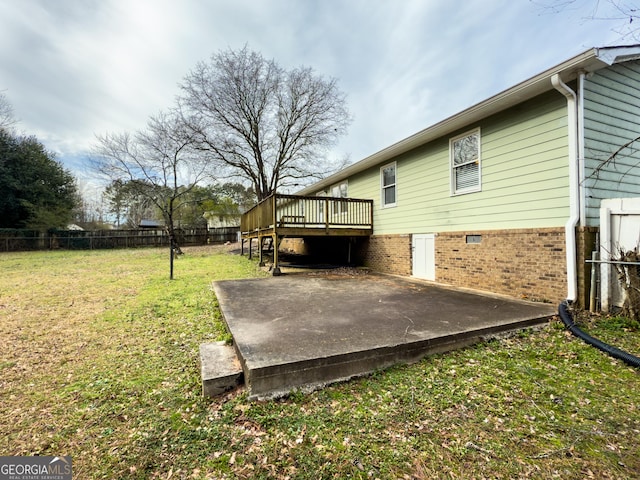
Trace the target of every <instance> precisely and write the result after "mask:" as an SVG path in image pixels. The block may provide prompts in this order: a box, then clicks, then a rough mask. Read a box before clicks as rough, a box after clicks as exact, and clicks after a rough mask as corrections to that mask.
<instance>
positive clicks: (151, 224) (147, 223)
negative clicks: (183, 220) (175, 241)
mask: <svg viewBox="0 0 640 480" xmlns="http://www.w3.org/2000/svg"><path fill="white" fill-rule="evenodd" d="M138 228H164V224H162V223H160V222H158V221H156V220H148V219H142V220H140V223H139V224H138Z"/></svg>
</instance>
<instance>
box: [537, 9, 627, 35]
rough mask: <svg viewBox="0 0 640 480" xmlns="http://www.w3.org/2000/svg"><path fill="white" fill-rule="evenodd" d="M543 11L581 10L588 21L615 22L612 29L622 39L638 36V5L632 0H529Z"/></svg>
mask: <svg viewBox="0 0 640 480" xmlns="http://www.w3.org/2000/svg"><path fill="white" fill-rule="evenodd" d="M529 1H530V2H531V3H533V4H534V5H537V6H538V7H540V8H541V9H542V11H543V12H545V13H551V14H556V13H560V12H562V11H565V10H582V11H583V12H584V16H583V18H584V19H585V20H590V21H599V22H607V23H610V24H615V26H614V27H613V29H612V30H613V31H614V32H616V33H617V34H618V35H620V39H621V40H624V39H627V38H632V39H635V40H637V39H638V38H639V30H640V22H638V20H640V6H639V5H638V2H637V1H634V0H606V1H602V0H591V1H587V2H585V1H584V0H529Z"/></svg>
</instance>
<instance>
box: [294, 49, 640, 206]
mask: <svg viewBox="0 0 640 480" xmlns="http://www.w3.org/2000/svg"><path fill="white" fill-rule="evenodd" d="M635 58H640V45H628V46H622V47H604V48H591V49H589V50H586V51H585V52H583V53H581V54H579V55H576V56H575V57H573V58H570V59H569V60H567V61H565V62H563V63H561V64H559V65H556V66H555V67H552V68H549V69H547V70H545V71H544V72H542V73H539V74H538V75H535V76H533V77H531V78H529V79H528V80H525V81H524V82H521V83H518V84H517V85H515V86H513V87H511V88H509V89H507V90H504V91H502V92H500V93H498V94H497V95H494V96H492V97H490V98H488V99H486V100H484V101H482V102H480V103H477V104H476V105H473V106H471V107H469V108H467V109H466V110H463V111H461V112H459V113H457V114H455V115H453V116H451V117H448V118H446V119H444V120H442V121H440V122H438V123H436V124H434V125H432V126H430V127H428V128H425V129H424V130H421V131H419V132H417V133H415V134H413V135H411V136H410V137H407V138H405V139H404V140H401V141H399V142H397V143H394V144H393V145H391V146H389V147H386V148H384V149H382V150H380V151H378V152H376V153H374V154H373V155H370V156H368V157H366V158H364V159H362V160H360V161H359V162H356V163H354V164H353V165H350V166H349V167H347V168H345V169H343V170H340V171H339V172H337V173H335V174H333V175H331V176H329V177H327V178H325V179H323V180H320V181H319V182H316V183H314V184H313V185H310V186H308V187H306V188H304V189H302V190H300V191H299V192H297V194H298V195H312V194H315V193H317V192H319V191H321V190H323V189H325V188H327V187H329V186H331V185H334V184H336V183H338V182H340V181H341V180H344V179H345V178H348V177H350V176H352V175H354V174H356V173H360V172H362V171H364V170H367V169H368V168H371V167H373V166H376V165H379V164H382V163H384V162H387V161H389V160H391V159H392V158H394V157H396V156H398V155H402V154H403V153H406V152H408V151H410V150H413V149H414V148H417V147H419V146H421V145H424V144H425V143H428V142H431V141H433V140H436V139H438V138H440V137H443V136H445V135H449V134H451V133H453V132H454V131H456V130H459V129H461V128H465V127H467V126H469V125H470V124H473V123H476V122H478V121H480V120H482V119H484V118H487V117H489V116H491V115H493V114H495V113H498V112H501V111H503V110H506V109H507V108H510V107H512V106H514V105H517V104H519V103H522V102H524V101H526V100H529V99H531V98H533V97H536V96H538V95H540V94H542V93H544V92H547V91H549V90H553V88H554V87H553V86H552V85H551V77H553V75H555V74H556V73H558V74H560V77H561V79H562V80H563V81H564V82H570V81H572V80H575V79H576V78H577V77H578V74H579V73H590V72H595V71H597V70H600V69H602V68H605V67H607V66H609V65H611V64H612V63H615V62H620V61H628V60H630V59H635Z"/></svg>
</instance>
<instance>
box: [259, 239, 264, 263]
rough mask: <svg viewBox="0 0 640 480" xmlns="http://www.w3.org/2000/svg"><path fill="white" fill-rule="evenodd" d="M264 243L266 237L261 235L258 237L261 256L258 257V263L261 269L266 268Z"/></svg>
mask: <svg viewBox="0 0 640 480" xmlns="http://www.w3.org/2000/svg"><path fill="white" fill-rule="evenodd" d="M263 241H264V237H263V236H261V235H259V236H258V254H259V255H260V256H259V257H258V259H259V261H258V265H259V266H261V267H264V258H263V257H264V254H263V253H262V248H263V245H262V244H263Z"/></svg>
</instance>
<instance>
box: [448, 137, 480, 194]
mask: <svg viewBox="0 0 640 480" xmlns="http://www.w3.org/2000/svg"><path fill="white" fill-rule="evenodd" d="M449 153H450V155H451V194H452V195H457V194H461V193H470V192H478V191H480V189H481V184H480V129H476V130H473V131H472V132H467V133H465V134H464V135H460V136H459V137H455V138H452V139H451V140H450V141H449Z"/></svg>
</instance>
